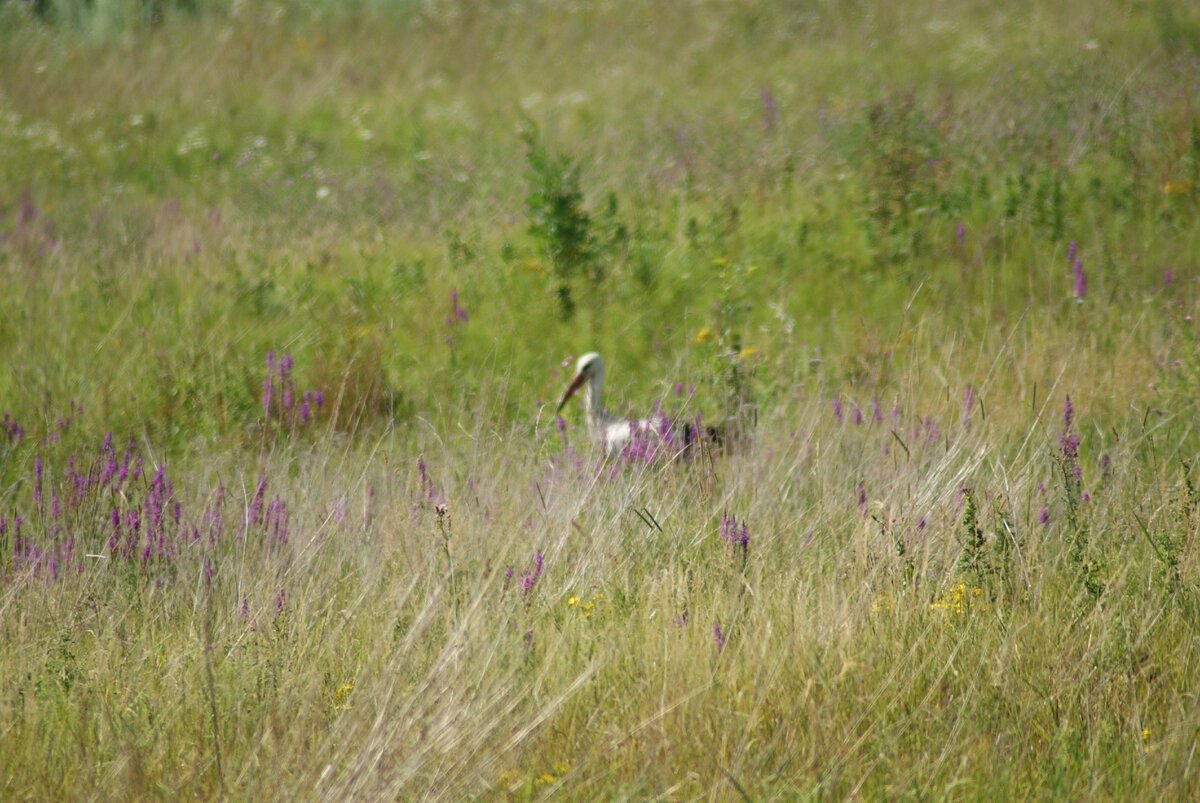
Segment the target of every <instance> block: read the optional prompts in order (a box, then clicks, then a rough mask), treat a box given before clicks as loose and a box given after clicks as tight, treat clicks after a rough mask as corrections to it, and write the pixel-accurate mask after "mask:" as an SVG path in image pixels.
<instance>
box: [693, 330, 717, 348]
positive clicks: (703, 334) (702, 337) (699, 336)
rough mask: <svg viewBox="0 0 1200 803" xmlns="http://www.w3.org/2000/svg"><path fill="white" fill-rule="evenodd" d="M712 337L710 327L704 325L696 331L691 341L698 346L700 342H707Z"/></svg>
mask: <svg viewBox="0 0 1200 803" xmlns="http://www.w3.org/2000/svg"><path fill="white" fill-rule="evenodd" d="M712 339H713V330H712V327H709V326H705V327H704V328H702V329H701V330H700V331H699V332H697V333H696V336H695V337H693V338H692V343H694V344H695V345H697V346H699V345H701V344H702V343H707V342H708V341H710V340H712Z"/></svg>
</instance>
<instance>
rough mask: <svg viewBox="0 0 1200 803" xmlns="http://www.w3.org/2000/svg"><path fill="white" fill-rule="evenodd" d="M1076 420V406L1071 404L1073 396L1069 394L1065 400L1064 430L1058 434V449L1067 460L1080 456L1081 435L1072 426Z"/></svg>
mask: <svg viewBox="0 0 1200 803" xmlns="http://www.w3.org/2000/svg"><path fill="white" fill-rule="evenodd" d="M1074 421H1075V408H1074V406H1073V405H1072V404H1071V397H1070V396H1067V398H1066V401H1064V402H1063V430H1062V434H1060V435H1059V436H1058V451H1059V452H1060V453H1061V454H1062V456H1063V457H1064V458H1066V459H1067V460H1074V459H1075V458H1076V457H1078V456H1079V436H1078V435H1076V434H1075V432H1074V431H1073V430H1072V428H1071V425H1072V424H1073V423H1074Z"/></svg>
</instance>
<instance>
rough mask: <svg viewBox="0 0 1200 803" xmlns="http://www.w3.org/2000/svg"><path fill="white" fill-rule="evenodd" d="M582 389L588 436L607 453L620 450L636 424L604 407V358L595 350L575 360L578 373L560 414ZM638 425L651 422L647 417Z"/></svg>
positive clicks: (565, 396)
mask: <svg viewBox="0 0 1200 803" xmlns="http://www.w3.org/2000/svg"><path fill="white" fill-rule="evenodd" d="M580 388H583V409H584V412H585V414H586V415H587V428H588V437H589V438H591V439H592V442H593V443H595V444H596V445H597V446H600V447H601V448H603V449H604V451H605V453H606V454H609V455H614V454H617V453H618V452H620V451H621V449H622V448H623V447H624V446H625V444H627V443H629V438H630V436H631V435H632V433H633V424H634V422H631V421H630V420H629V419H628V418H621V417H620V416H615V415H612V414H611V413H609V412H608V411H607V410H605V409H604V405H603V404H602V403H601V401H600V394H601V393H602V392H603V391H604V360H603V359H601V357H600V355H599V354H597V353H596V352H594V351H590V352H588V353H587V354H584V355H583V356H582V357H580V358H579V361H578V362H576V363H575V376H574V377H572V379H571V384H569V385H567V389H566V391H565V392H564V393H563V396H562V400H561V401H559V403H558V409H557V410H555V411H554V414H555V415H556V416H557V415H558V414H559V413H561V412H562V408H563V407H565V406H566V404H567V402H568V401H569V400H570V398H571V397H572V396H574V395H575V392H576V391H578V390H579V389H580ZM637 423H638V424H639V425H651V424H652V422H651V421H650V420H649V419H647V420H644V421H639V422H637Z"/></svg>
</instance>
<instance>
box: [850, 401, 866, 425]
mask: <svg viewBox="0 0 1200 803" xmlns="http://www.w3.org/2000/svg"><path fill="white" fill-rule="evenodd" d="M850 418H851V420H852V421H854V425H855V426H861V425H862V422H863V414H862V408H860V407H859V406H858V405H857V404H855V405H854V410H853V411H852V412H851V413H850Z"/></svg>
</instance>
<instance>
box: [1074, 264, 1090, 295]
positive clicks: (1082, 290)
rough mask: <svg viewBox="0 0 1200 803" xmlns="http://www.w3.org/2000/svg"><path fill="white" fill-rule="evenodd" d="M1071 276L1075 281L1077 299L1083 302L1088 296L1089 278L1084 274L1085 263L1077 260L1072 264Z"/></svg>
mask: <svg viewBox="0 0 1200 803" xmlns="http://www.w3.org/2000/svg"><path fill="white" fill-rule="evenodd" d="M1071 276H1072V277H1073V279H1074V293H1075V298H1077V299H1078V300H1080V301H1082V300H1083V297H1084V296H1086V295H1087V276H1085V275H1084V273H1083V261H1082V260H1079V259H1077V260H1075V261H1074V262H1072V263H1071Z"/></svg>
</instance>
